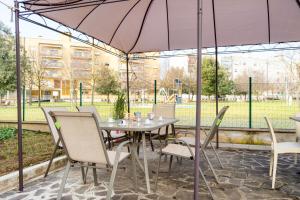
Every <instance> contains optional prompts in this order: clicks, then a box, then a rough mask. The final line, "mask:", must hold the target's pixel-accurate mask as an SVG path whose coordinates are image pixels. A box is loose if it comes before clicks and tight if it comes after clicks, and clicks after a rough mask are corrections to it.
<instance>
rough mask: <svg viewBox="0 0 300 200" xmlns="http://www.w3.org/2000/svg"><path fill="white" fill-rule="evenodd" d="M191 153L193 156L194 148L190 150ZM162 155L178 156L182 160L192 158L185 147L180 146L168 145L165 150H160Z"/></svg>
mask: <svg viewBox="0 0 300 200" xmlns="http://www.w3.org/2000/svg"><path fill="white" fill-rule="evenodd" d="M191 149H192V152H193V154H194V155H195V148H192V147H191ZM162 152H163V153H164V154H168V155H173V156H179V157H184V158H192V157H193V156H192V155H191V152H190V151H189V149H188V147H187V146H183V145H181V144H168V145H167V146H166V147H165V148H163V149H162Z"/></svg>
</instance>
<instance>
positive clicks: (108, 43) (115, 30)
mask: <svg viewBox="0 0 300 200" xmlns="http://www.w3.org/2000/svg"><path fill="white" fill-rule="evenodd" d="M140 1H141V0H138V1H137V2H135V4H134V5H133V6H132V7H131V8H130V9H129V10H128V12H127V13H126V15H125V16H124V17H123V19H122V20H121V22H120V23H119V25H118V26H117V28H116V30H115V31H114V33H113V35H112V37H111V39H110V41H109V43H108V44H109V45H110V44H111V42H112V40H113V39H114V37H115V35H116V33H117V31H118V30H119V28H120V26H121V25H122V24H123V21H124V20H125V19H126V17H127V16H128V15H129V13H130V12H131V11H132V10H133V8H134V7H135V6H136V5H137V4H138V3H139V2H140Z"/></svg>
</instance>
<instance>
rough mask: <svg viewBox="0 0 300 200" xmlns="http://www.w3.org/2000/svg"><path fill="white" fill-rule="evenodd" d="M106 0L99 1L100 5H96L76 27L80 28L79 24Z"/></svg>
mask: <svg viewBox="0 0 300 200" xmlns="http://www.w3.org/2000/svg"><path fill="white" fill-rule="evenodd" d="M105 1H106V0H104V1H102V2H101V3H99V5H97V6H95V7H94V8H93V9H92V10H91V11H90V12H89V13H88V14H87V15H86V16H85V17H84V18H83V19H82V20H81V21H80V22H79V24H78V25H77V26H76V28H75V29H78V28H79V26H80V25H81V24H82V23H83V22H84V21H85V19H86V18H87V17H88V16H89V15H90V14H91V13H92V12H94V10H96V9H97V8H98V7H99V6H101V5H102V4H103V3H104V2H105Z"/></svg>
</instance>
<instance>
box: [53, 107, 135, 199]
mask: <svg viewBox="0 0 300 200" xmlns="http://www.w3.org/2000/svg"><path fill="white" fill-rule="evenodd" d="M51 116H52V117H53V118H54V121H55V122H56V124H57V128H58V134H59V137H60V139H61V141H62V144H63V147H64V150H65V152H66V155H67V158H68V162H67V166H66V169H65V172H64V176H63V178H62V182H61V185H60V189H59V193H58V196H57V199H58V200H60V199H61V197H62V193H63V190H64V187H65V184H66V181H67V177H68V174H69V171H70V168H71V167H77V166H79V167H82V166H85V164H84V163H92V166H90V165H89V166H88V167H90V168H93V176H94V181H95V185H97V184H98V183H97V174H96V168H103V169H106V167H107V166H108V167H109V168H110V169H112V173H111V177H110V182H109V186H108V191H107V197H106V199H107V200H110V199H111V197H112V194H113V185H114V181H115V177H116V172H117V168H118V164H119V163H120V162H122V161H124V160H125V159H126V158H128V157H129V156H130V153H127V152H121V150H122V148H123V147H124V146H125V145H128V144H129V143H130V141H124V142H122V143H121V144H120V145H119V146H118V147H117V149H116V151H109V150H107V149H106V146H105V144H104V141H103V136H102V134H100V133H101V130H100V127H99V123H98V121H97V119H96V116H95V114H93V113H89V112H51ZM131 158H132V164H133V168H132V169H133V173H134V176H133V177H134V180H135V184H136V181H137V179H136V166H135V163H134V159H133V157H131Z"/></svg>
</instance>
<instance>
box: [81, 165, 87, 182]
mask: <svg viewBox="0 0 300 200" xmlns="http://www.w3.org/2000/svg"><path fill="white" fill-rule="evenodd" d="M80 168H81V175H82V182H83V184H86V175H87V174H86V173H85V171H84V167H83V166H81V167H80ZM87 169H88V167H86V171H87Z"/></svg>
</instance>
